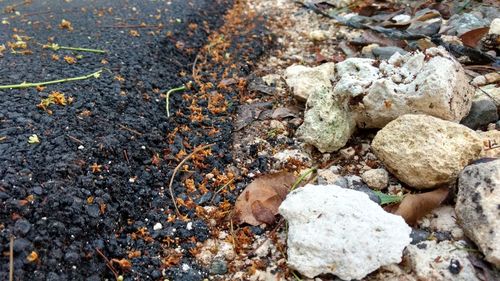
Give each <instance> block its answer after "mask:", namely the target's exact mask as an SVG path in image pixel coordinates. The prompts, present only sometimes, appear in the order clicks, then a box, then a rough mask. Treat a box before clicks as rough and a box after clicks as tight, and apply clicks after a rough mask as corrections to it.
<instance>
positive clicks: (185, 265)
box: [182, 263, 191, 271]
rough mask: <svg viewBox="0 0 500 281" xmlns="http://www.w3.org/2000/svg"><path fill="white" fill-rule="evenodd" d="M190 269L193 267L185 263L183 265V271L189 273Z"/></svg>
mask: <svg viewBox="0 0 500 281" xmlns="http://www.w3.org/2000/svg"><path fill="white" fill-rule="evenodd" d="M190 268H191V267H189V265H187V264H185V263H183V264H182V270H183V271H188V270H189V269H190Z"/></svg>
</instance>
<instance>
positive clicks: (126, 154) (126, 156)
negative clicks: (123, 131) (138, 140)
mask: <svg viewBox="0 0 500 281" xmlns="http://www.w3.org/2000/svg"><path fill="white" fill-rule="evenodd" d="M123 157H125V160H127V164H129V165H130V162H129V161H128V153H127V150H126V149H124V150H123Z"/></svg>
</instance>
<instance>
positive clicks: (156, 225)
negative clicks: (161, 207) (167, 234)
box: [153, 222, 163, 230]
mask: <svg viewBox="0 0 500 281" xmlns="http://www.w3.org/2000/svg"><path fill="white" fill-rule="evenodd" d="M162 228H163V225H162V224H161V223H159V222H158V223H156V224H155V225H154V226H153V230H160V229H162Z"/></svg>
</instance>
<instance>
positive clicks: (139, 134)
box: [118, 124, 143, 136]
mask: <svg viewBox="0 0 500 281" xmlns="http://www.w3.org/2000/svg"><path fill="white" fill-rule="evenodd" d="M118 127H120V128H122V129H124V130H127V131H129V132H131V133H134V134H136V135H138V136H142V135H143V133H141V132H139V131H136V130H134V129H130V128H129V127H127V126H125V125H122V124H118Z"/></svg>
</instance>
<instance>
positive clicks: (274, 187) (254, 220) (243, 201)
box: [234, 172, 296, 225]
mask: <svg viewBox="0 0 500 281" xmlns="http://www.w3.org/2000/svg"><path fill="white" fill-rule="evenodd" d="M295 180H296V178H295V176H294V175H293V174H292V173H288V172H280V173H275V174H269V175H264V176H261V177H259V178H257V179H255V180H254V181H253V182H252V183H250V184H249V185H248V186H247V187H246V188H245V190H243V192H242V193H241V194H240V196H239V197H238V199H237V200H236V204H235V207H234V208H235V220H236V221H237V222H238V223H240V224H242V223H248V224H251V225H259V224H261V223H267V224H271V223H273V222H274V221H275V217H274V216H275V215H276V214H277V213H278V207H279V206H280V204H281V202H283V200H284V199H285V197H286V195H287V194H288V191H289V190H290V187H291V186H292V185H293V183H294V182H295Z"/></svg>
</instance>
